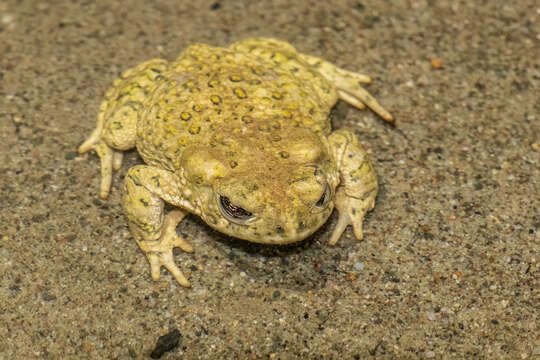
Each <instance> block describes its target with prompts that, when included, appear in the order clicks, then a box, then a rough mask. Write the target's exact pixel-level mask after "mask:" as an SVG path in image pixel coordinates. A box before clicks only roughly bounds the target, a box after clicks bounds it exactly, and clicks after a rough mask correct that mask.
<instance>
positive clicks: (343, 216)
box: [328, 188, 377, 245]
mask: <svg viewBox="0 0 540 360" xmlns="http://www.w3.org/2000/svg"><path fill="white" fill-rule="evenodd" d="M376 192H377V191H376V189H374V190H372V191H371V192H368V193H366V194H365V198H364V199H356V198H353V197H350V196H347V194H346V193H345V189H344V188H340V189H338V191H337V193H336V208H337V209H338V211H339V219H338V223H337V225H336V227H335V228H334V231H333V232H332V235H331V236H330V240H329V241H328V244H330V245H335V244H336V243H337V242H338V240H339V238H340V237H341V235H342V234H343V232H344V231H345V229H346V228H347V226H348V225H352V226H353V231H354V236H355V237H356V238H357V239H358V240H362V238H363V234H362V223H363V221H364V216H365V215H366V213H367V212H368V211H370V210H371V209H373V206H374V205H375V194H376Z"/></svg>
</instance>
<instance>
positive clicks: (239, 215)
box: [219, 195, 255, 225]
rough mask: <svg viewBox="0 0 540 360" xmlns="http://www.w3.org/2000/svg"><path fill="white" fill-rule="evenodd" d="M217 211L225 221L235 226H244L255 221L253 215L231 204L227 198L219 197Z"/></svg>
mask: <svg viewBox="0 0 540 360" xmlns="http://www.w3.org/2000/svg"><path fill="white" fill-rule="evenodd" d="M219 210H221V213H222V214H223V216H224V217H225V218H226V219H227V220H229V221H231V222H233V223H236V224H241V225H246V224H247V223H249V222H250V221H252V220H254V219H255V217H254V216H253V213H251V212H250V211H247V210H246V209H243V208H241V207H240V206H236V205H233V204H231V201H230V200H229V198H228V197H226V196H222V195H219Z"/></svg>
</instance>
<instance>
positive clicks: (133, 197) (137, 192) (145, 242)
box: [124, 165, 193, 287]
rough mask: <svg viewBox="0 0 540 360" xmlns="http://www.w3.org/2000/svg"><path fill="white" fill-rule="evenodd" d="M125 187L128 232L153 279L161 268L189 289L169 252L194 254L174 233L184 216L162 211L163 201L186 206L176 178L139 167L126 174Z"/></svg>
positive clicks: (159, 171) (142, 166)
mask: <svg viewBox="0 0 540 360" xmlns="http://www.w3.org/2000/svg"><path fill="white" fill-rule="evenodd" d="M124 188H125V189H124V212H125V214H126V216H127V218H128V222H129V228H130V230H131V233H132V234H133V236H134V237H135V240H136V241H137V244H139V247H140V248H141V250H142V251H143V252H144V253H145V254H146V257H147V258H148V261H149V262H150V269H151V273H152V279H154V280H158V279H159V275H160V269H161V267H162V266H164V267H165V268H167V270H169V271H170V272H171V274H172V275H173V276H174V278H175V279H176V281H178V283H179V284H180V285H182V286H186V287H188V286H190V284H189V281H188V280H187V279H186V278H185V276H184V275H183V274H182V272H181V271H180V269H179V268H178V266H177V265H176V264H175V262H174V258H173V252H172V250H173V248H175V247H179V248H181V249H182V250H184V251H186V252H192V251H193V248H192V247H191V245H190V244H189V243H187V242H186V240H185V239H183V238H182V237H180V236H178V235H177V234H176V226H177V225H178V223H179V222H180V221H181V220H182V219H183V218H184V216H185V215H186V213H185V212H184V211H181V210H174V211H171V212H169V213H168V214H167V215H164V209H163V205H164V202H163V200H165V201H167V202H169V203H171V204H173V205H185V204H184V203H185V201H182V197H181V194H180V191H179V189H180V186H179V184H178V181H177V179H176V176H175V175H174V174H173V173H171V172H168V171H166V170H162V169H158V168H154V167H151V166H146V165H139V166H135V167H133V168H131V169H130V170H129V171H128V173H127V175H126V180H125V183H124ZM184 207H185V206H184ZM188 210H189V209H188Z"/></svg>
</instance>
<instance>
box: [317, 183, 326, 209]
mask: <svg viewBox="0 0 540 360" xmlns="http://www.w3.org/2000/svg"><path fill="white" fill-rule="evenodd" d="M328 201H330V186H328V184H327V185H326V187H325V188H324V192H323V194H322V195H321V198H320V199H319V200H317V202H316V203H315V206H316V207H318V208H323V207H325V206H326V204H328Z"/></svg>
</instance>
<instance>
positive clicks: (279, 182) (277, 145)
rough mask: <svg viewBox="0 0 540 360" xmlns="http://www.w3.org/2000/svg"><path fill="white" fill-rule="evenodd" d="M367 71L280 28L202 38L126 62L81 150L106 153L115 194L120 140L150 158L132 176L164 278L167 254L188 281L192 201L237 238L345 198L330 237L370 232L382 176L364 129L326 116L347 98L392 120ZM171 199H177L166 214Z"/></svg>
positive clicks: (105, 171)
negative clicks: (334, 125) (181, 261)
mask: <svg viewBox="0 0 540 360" xmlns="http://www.w3.org/2000/svg"><path fill="white" fill-rule="evenodd" d="M369 81H370V79H369V77H367V76H365V75H360V74H356V73H352V72H348V71H345V70H342V69H339V68H337V67H335V66H333V65H332V64H330V63H328V62H325V61H323V60H321V59H318V58H315V57H312V56H308V55H304V54H300V53H298V52H296V50H295V49H294V47H292V46H291V45H289V44H287V43H284V42H282V41H278V40H275V39H247V40H244V41H241V42H238V43H235V44H232V45H231V46H230V47H229V48H226V49H225V48H218V47H212V46H208V45H203V44H197V45H192V46H190V47H188V48H187V49H186V50H185V51H184V52H183V53H182V54H181V55H180V57H179V58H178V59H176V60H175V61H173V62H167V61H165V60H161V59H154V60H150V61H147V62H145V63H142V64H140V65H139V66H137V67H135V68H133V69H130V70H128V71H126V72H125V73H124V74H122V76H121V78H119V79H117V80H116V81H115V82H114V84H113V86H112V88H111V89H110V90H109V91H108V92H107V94H106V96H105V100H104V101H103V103H102V105H101V109H100V112H99V116H98V121H97V127H96V129H95V130H94V132H93V133H92V134H91V135H90V137H89V138H88V139H87V140H86V141H85V142H84V143H83V144H82V145H81V146H80V147H79V152H80V153H84V152H87V151H89V150H91V149H94V150H95V151H96V152H97V154H98V155H99V157H100V158H101V193H100V196H101V197H102V198H106V197H107V195H108V193H109V190H110V187H111V179H112V172H113V170H118V169H119V168H120V166H121V163H122V151H125V150H128V149H131V148H133V147H136V148H137V150H138V152H139V154H140V155H141V157H142V158H143V160H144V162H145V163H146V165H138V166H135V167H133V168H131V169H129V171H128V173H127V175H126V178H125V184H124V198H123V203H124V211H125V213H126V215H127V218H128V221H129V227H130V230H131V232H132V234H133V236H134V237H135V239H136V240H137V243H138V244H139V246H140V248H141V249H142V250H143V252H144V253H145V254H146V256H147V257H148V260H149V262H150V265H151V273H152V278H153V279H154V280H157V279H158V278H159V275H160V267H161V266H165V267H166V268H167V269H168V270H169V271H170V272H171V273H172V274H173V275H174V277H175V278H176V280H177V281H178V282H179V283H180V284H181V285H183V286H189V282H188V280H187V279H186V278H185V277H184V275H183V274H182V272H181V271H180V269H179V268H178V267H177V266H176V264H175V262H174V260H173V252H172V249H173V248H174V247H179V248H181V249H183V250H184V251H188V252H191V251H193V249H192V247H191V246H190V245H189V244H188V243H187V242H186V241H185V240H184V239H183V238H182V237H180V236H178V235H177V233H176V230H175V229H176V226H177V224H178V223H179V222H180V220H182V218H183V217H184V216H185V215H186V214H187V213H193V214H195V215H198V216H200V217H201V218H202V219H203V220H204V221H205V222H206V223H207V224H208V225H210V226H211V227H213V228H214V229H216V230H218V231H221V232H223V233H225V234H228V235H231V236H234V237H237V238H241V239H245V240H249V241H252V242H258V243H265V244H287V243H291V242H295V241H299V240H302V239H304V238H306V237H307V236H309V235H310V234H311V233H313V232H314V231H315V230H317V229H318V228H319V227H320V226H321V225H322V224H323V223H324V222H325V221H326V220H327V219H328V217H329V215H330V213H331V212H332V210H333V208H334V206H335V207H337V209H338V211H339V221H338V224H337V226H336V228H335V229H334V231H333V233H332V235H331V238H330V244H335V243H336V242H337V241H338V239H339V237H340V236H341V234H342V233H343V231H344V230H345V228H346V227H347V226H348V225H349V224H352V226H353V229H354V234H355V236H356V237H357V238H358V239H361V238H362V220H363V218H364V215H365V214H366V212H368V211H369V210H371V209H372V208H373V205H374V201H375V196H376V194H377V178H376V175H375V172H374V171H373V168H372V166H371V163H370V162H369V160H368V159H367V158H366V153H365V151H364V149H363V148H362V146H361V145H360V144H359V142H358V140H357V138H356V136H355V135H354V134H353V133H352V132H350V131H347V130H337V131H333V132H332V131H331V129H330V120H329V118H328V116H329V112H330V109H331V108H332V106H334V104H335V103H336V102H337V100H338V98H341V99H343V100H345V101H346V102H348V103H349V104H351V105H354V106H356V107H357V108H364V104H365V105H367V106H368V107H370V108H371V109H372V110H374V111H375V112H376V113H377V114H379V115H380V116H381V117H382V118H384V119H385V120H387V121H392V117H391V116H390V114H389V113H388V112H387V111H386V110H384V109H383V108H382V107H381V106H380V105H379V104H378V103H377V102H376V101H375V99H373V97H371V96H370V95H369V94H368V93H367V92H366V91H365V90H364V89H363V88H362V87H360V85H359V83H361V82H369ZM164 202H167V203H169V204H172V205H174V206H176V207H177V208H178V209H177V210H174V211H170V212H169V213H168V214H164Z"/></svg>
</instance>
